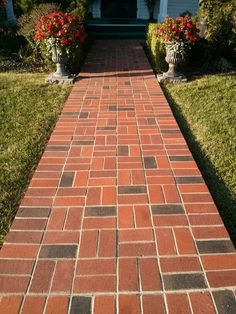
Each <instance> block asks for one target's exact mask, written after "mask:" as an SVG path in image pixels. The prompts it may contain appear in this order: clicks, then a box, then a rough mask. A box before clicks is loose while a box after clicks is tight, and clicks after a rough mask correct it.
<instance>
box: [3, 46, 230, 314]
mask: <svg viewBox="0 0 236 314" xmlns="http://www.w3.org/2000/svg"><path fill="white" fill-rule="evenodd" d="M0 256H1V259H0V273H1V276H0V290H1V299H0V312H1V313H2V314H5V313H6V314H12V313H24V314H27V313H33V314H37V313H46V314H48V313H56V314H58V313H62V314H63V313H70V314H75V313H80V314H89V313H93V314H111V313H112V314H114V313H120V314H129V313H133V314H138V313H142V314H152V313H153V314H156V313H157V314H159V313H181V314H182V313H236V301H235V291H236V252H235V249H234V247H233V245H232V243H231V241H230V239H229V236H228V233H227V232H226V230H225V228H224V225H223V223H222V220H221V218H220V216H219V214H218V211H217V208H216V206H215V204H214V202H213V200H212V197H211V195H210V193H209V191H208V189H207V187H206V185H205V183H204V181H203V179H202V176H201V173H200V172H199V169H198V167H197V165H196V163H195V161H194V160H193V157H192V155H191V153H190V151H189V149H188V146H187V145H186V142H185V140H184V138H183V135H182V134H181V132H180V129H179V127H178V125H177V123H176V121H175V119H174V117H173V114H172V112H171V109H170V107H169V105H168V103H167V101H166V99H165V97H164V95H163V93H162V90H161V88H160V86H159V85H158V83H157V81H156V79H155V77H154V75H153V73H152V71H151V69H150V66H149V64H148V61H147V59H146V56H145V53H144V51H143V49H142V47H141V45H140V44H139V42H138V41H131V40H128V41H125V40H123V41H98V42H96V44H95V46H94V47H93V49H92V51H91V52H90V54H89V56H88V58H87V61H86V64H85V66H84V68H83V72H82V73H81V74H80V78H79V80H78V81H77V82H76V84H75V85H74V87H73V89H72V92H71V94H70V96H69V98H68V100H67V101H66V103H65V106H64V109H63V112H62V114H61V116H60V117H59V121H58V123H57V125H56V127H55V129H54V132H53V134H52V136H51V138H50V140H49V142H48V145H47V148H46V150H45V152H44V154H43V156H42V159H41V161H40V163H39V165H38V167H37V169H36V172H35V174H34V176H33V179H32V181H31V183H30V185H29V188H28V190H27V192H26V194H25V197H24V199H23V201H22V203H21V207H20V209H19V211H18V213H17V216H16V218H15V220H14V222H13V224H12V227H11V230H10V232H9V234H8V235H7V237H6V240H5V244H4V246H3V248H2V250H1V252H0Z"/></svg>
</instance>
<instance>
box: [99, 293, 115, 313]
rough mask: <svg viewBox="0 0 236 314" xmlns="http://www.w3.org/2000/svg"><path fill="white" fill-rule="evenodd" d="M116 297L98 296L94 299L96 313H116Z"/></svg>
mask: <svg viewBox="0 0 236 314" xmlns="http://www.w3.org/2000/svg"><path fill="white" fill-rule="evenodd" d="M115 307H116V305H115V298H114V297H113V296H96V297H95V301H94V312H93V313H94V314H104V313H106V314H114V313H115Z"/></svg>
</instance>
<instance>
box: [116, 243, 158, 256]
mask: <svg viewBox="0 0 236 314" xmlns="http://www.w3.org/2000/svg"><path fill="white" fill-rule="evenodd" d="M153 255H156V248H155V245H154V243H125V244H120V245H119V256H153Z"/></svg>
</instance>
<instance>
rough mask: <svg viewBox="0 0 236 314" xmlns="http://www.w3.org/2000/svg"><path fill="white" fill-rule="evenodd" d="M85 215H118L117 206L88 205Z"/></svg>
mask: <svg viewBox="0 0 236 314" xmlns="http://www.w3.org/2000/svg"><path fill="white" fill-rule="evenodd" d="M84 215H85V217H97V216H116V207H115V206H108V207H104V206H96V207H86V208H85V214H84Z"/></svg>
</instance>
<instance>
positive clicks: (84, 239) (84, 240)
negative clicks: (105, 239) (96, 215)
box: [79, 230, 98, 257]
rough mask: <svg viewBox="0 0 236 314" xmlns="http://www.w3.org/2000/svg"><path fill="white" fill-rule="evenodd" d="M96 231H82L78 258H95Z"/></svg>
mask: <svg viewBox="0 0 236 314" xmlns="http://www.w3.org/2000/svg"><path fill="white" fill-rule="evenodd" d="M97 239H98V231H96V230H93V231H83V232H82V236H81V242H80V249H79V256H80V257H95V256H96V254H97Z"/></svg>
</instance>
